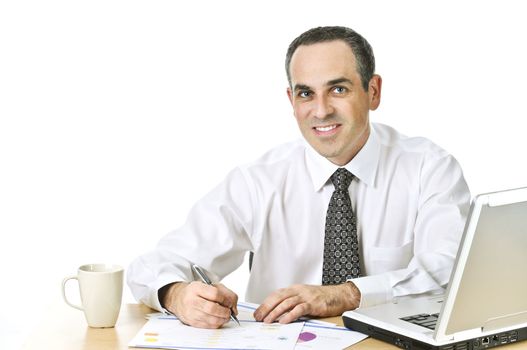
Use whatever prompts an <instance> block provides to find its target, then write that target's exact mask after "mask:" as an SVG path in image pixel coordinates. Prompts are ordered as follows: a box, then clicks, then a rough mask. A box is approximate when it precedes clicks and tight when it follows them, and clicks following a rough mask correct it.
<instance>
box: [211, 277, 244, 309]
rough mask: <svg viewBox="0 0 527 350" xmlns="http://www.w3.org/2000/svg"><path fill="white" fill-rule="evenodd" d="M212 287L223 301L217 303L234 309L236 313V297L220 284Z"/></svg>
mask: <svg viewBox="0 0 527 350" xmlns="http://www.w3.org/2000/svg"><path fill="white" fill-rule="evenodd" d="M214 287H216V288H217V289H218V291H219V292H220V295H221V298H223V301H221V302H219V301H218V302H219V303H220V304H222V305H223V306H226V307H228V308H233V309H236V311H237V308H236V305H237V304H238V295H237V294H236V293H234V292H233V291H232V290H230V289H229V288H227V287H225V286H224V285H223V284H221V283H220V284H216V285H214Z"/></svg>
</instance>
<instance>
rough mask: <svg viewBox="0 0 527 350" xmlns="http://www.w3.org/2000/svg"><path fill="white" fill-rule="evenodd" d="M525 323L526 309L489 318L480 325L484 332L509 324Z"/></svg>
mask: <svg viewBox="0 0 527 350" xmlns="http://www.w3.org/2000/svg"><path fill="white" fill-rule="evenodd" d="M521 323H527V311H522V312H517V313H514V314H509V315H505V316H500V317H493V318H489V319H488V320H487V321H486V322H485V323H484V324H483V327H482V330H483V331H484V332H490V331H493V330H496V329H500V328H505V327H510V326H511V325H515V324H521Z"/></svg>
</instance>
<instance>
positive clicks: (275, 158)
mask: <svg viewBox="0 0 527 350" xmlns="http://www.w3.org/2000/svg"><path fill="white" fill-rule="evenodd" d="M305 150H306V144H305V142H304V141H303V140H302V139H298V140H295V141H290V142H286V143H283V144H280V145H278V146H275V147H273V148H271V149H269V150H268V151H267V152H265V153H264V154H263V155H261V156H260V157H259V158H257V159H255V160H253V161H252V162H249V163H245V164H242V165H240V166H239V167H238V168H239V169H240V170H242V172H243V173H245V174H247V175H249V176H251V177H253V178H254V177H257V178H259V177H262V176H263V177H265V178H269V177H277V176H278V177H281V176H282V175H283V174H284V173H287V172H289V171H290V170H291V168H293V167H297V166H298V165H301V164H303V163H304V159H305Z"/></svg>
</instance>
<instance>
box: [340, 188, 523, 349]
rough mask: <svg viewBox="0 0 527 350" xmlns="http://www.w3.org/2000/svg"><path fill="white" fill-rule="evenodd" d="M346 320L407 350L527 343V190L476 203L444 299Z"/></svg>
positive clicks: (376, 309)
mask: <svg viewBox="0 0 527 350" xmlns="http://www.w3.org/2000/svg"><path fill="white" fill-rule="evenodd" d="M342 318H343V321H344V324H345V325H346V327H348V328H351V329H353V330H355V331H359V332H362V333H365V334H368V335H370V336H372V337H373V338H377V339H380V340H383V341H386V342H389V343H392V344H395V345H397V346H398V347H400V348H403V349H441V350H443V349H444V350H479V349H488V348H491V347H495V346H499V345H503V344H509V343H514V342H518V341H521V340H525V339H527V187H525V188H519V189H515V190H508V191H500V192H495V193H487V194H482V195H479V196H477V197H476V198H475V199H474V201H473V202H472V205H471V208H470V213H469V215H468V219H467V223H466V225H465V230H464V233H463V238H462V241H461V245H460V247H459V250H458V253H457V257H456V263H455V265H454V269H453V271H452V275H451V277H450V282H449V284H448V288H447V291H446V294H445V295H444V296H435V297H434V296H422V297H417V298H410V299H405V300H399V301H394V302H392V303H387V304H382V305H377V306H373V307H369V308H363V309H357V310H353V311H347V312H345V313H344V314H343V315H342ZM526 347H527V344H526Z"/></svg>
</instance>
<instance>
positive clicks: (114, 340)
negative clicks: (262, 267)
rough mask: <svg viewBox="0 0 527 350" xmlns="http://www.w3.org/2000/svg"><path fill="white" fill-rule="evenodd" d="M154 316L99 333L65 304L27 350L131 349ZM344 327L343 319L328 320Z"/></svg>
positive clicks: (133, 310)
mask: <svg viewBox="0 0 527 350" xmlns="http://www.w3.org/2000/svg"><path fill="white" fill-rule="evenodd" d="M149 312H153V311H152V310H151V309H149V308H148V307H146V306H144V305H139V304H125V305H123V307H122V308H121V313H120V315H119V319H118V320H117V324H116V326H115V328H103V329H96V328H90V327H88V326H87V324H86V320H85V319H84V315H83V313H82V312H81V311H79V310H76V309H73V308H71V307H69V306H67V305H66V304H64V303H58V304H56V305H53V306H52V307H51V308H50V310H49V311H48V312H47V313H46V315H47V316H46V317H45V319H44V320H42V323H41V325H40V326H39V328H38V329H36V330H35V332H34V333H33V335H32V336H31V337H30V338H29V339H28V341H27V342H26V344H25V346H24V348H23V349H27V350H37V349H39V350H40V349H42V350H44V349H46V350H47V349H56V350H61V349H65V350H66V349H67V350H77V349H82V350H116V349H131V348H128V346H127V344H128V342H129V341H130V340H131V339H132V338H133V336H134V335H135V334H136V333H137V332H138V331H139V329H140V328H141V327H142V326H143V325H144V324H145V322H146V319H145V314H147V313H149ZM324 320H325V321H328V322H333V323H337V324H340V325H342V319H341V318H340V317H332V318H328V319H324ZM348 349H353V350H361V349H362V350H365V349H373V350H376V349H383V350H384V349H387V350H393V349H398V348H397V347H395V346H394V345H390V344H387V343H384V342H381V341H378V340H375V339H371V338H368V339H366V340H364V341H362V342H360V343H358V344H355V345H354V346H351V347H349V348H348ZM499 349H504V350H505V349H507V350H511V349H527V342H523V343H516V344H512V345H507V346H503V347H500V348H499Z"/></svg>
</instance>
